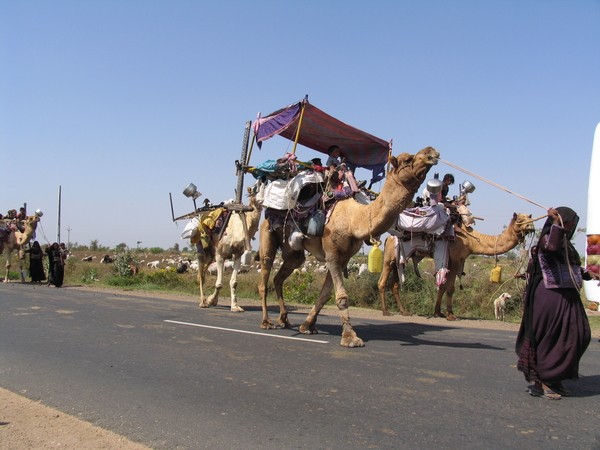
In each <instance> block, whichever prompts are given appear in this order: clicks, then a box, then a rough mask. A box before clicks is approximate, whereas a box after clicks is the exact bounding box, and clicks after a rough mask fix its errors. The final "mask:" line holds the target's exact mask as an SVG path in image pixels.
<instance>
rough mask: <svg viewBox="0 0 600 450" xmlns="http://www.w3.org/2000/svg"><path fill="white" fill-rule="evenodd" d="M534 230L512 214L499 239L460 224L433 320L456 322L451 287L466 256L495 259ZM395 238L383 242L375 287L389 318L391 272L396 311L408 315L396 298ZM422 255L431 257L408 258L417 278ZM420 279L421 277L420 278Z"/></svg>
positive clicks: (528, 220) (530, 223) (523, 216)
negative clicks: (387, 291) (387, 290)
mask: <svg viewBox="0 0 600 450" xmlns="http://www.w3.org/2000/svg"><path fill="white" fill-rule="evenodd" d="M534 231H535V227H534V226H533V221H532V220H531V215H527V214H517V213H514V214H513V217H512V220H511V221H510V224H509V225H508V227H506V229H505V230H504V231H503V232H502V234H500V235H498V236H488V235H486V234H482V233H479V232H478V231H475V230H474V229H473V227H465V226H464V225H461V227H460V231H457V232H456V236H455V239H454V241H451V242H450V245H449V246H448V273H447V275H446V283H444V284H441V285H440V286H439V287H438V294H437V300H436V302H435V312H434V316H435V317H446V319H448V320H456V316H455V315H454V313H453V312H452V296H453V295H454V287H455V283H456V277H458V278H459V280H460V278H461V277H462V274H463V269H464V265H465V260H466V259H467V258H468V257H469V255H487V256H496V255H501V254H503V253H506V252H508V251H510V250H512V249H513V248H515V247H516V246H517V245H518V244H521V243H522V242H523V241H524V240H525V237H526V236H527V235H528V234H530V233H533V232H534ZM394 239H395V237H394V236H389V237H388V238H387V239H386V241H385V249H384V254H383V271H382V272H381V276H380V277H379V282H378V287H379V295H380V298H381V309H382V311H383V315H384V316H391V314H390V313H389V312H388V310H387V307H386V305H385V288H386V285H387V282H388V278H389V276H390V274H391V273H393V274H394V275H393V280H394V282H393V286H392V292H393V294H394V298H395V299H396V303H397V304H398V308H399V309H400V312H401V314H402V315H405V316H410V315H411V314H410V313H409V312H408V311H406V309H405V308H404V306H403V305H402V302H401V300H400V296H399V295H398V278H399V277H398V265H397V259H396V258H397V255H396V249H395V247H396V245H395V240H394ZM425 256H429V257H433V255H430V254H429V255H424V254H415V255H414V256H413V257H412V258H411V259H412V260H413V263H414V265H415V272H416V273H417V275H419V272H418V268H417V264H418V263H419V261H421V259H423V258H424V257H425ZM400 271H402V268H401V270H400ZM419 276H420V275H419ZM444 294H446V313H447V315H446V316H444V315H443V314H442V313H441V303H442V297H443V296H444Z"/></svg>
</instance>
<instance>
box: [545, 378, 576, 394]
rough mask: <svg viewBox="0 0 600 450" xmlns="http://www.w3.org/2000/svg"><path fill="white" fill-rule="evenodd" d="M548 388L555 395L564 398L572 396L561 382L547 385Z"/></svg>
mask: <svg viewBox="0 0 600 450" xmlns="http://www.w3.org/2000/svg"><path fill="white" fill-rule="evenodd" d="M546 386H548V387H549V388H550V390H551V391H552V392H554V393H555V394H558V395H562V396H563V397H569V396H570V395H571V391H570V390H568V389H567V388H566V387H565V385H564V384H562V382H560V381H559V382H558V383H546Z"/></svg>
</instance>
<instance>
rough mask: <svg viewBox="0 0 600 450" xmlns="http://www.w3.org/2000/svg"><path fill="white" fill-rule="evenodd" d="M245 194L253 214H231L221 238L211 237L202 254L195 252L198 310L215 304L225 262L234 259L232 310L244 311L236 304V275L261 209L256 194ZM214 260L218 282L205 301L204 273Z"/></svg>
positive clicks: (255, 230) (231, 288)
mask: <svg viewBox="0 0 600 450" xmlns="http://www.w3.org/2000/svg"><path fill="white" fill-rule="evenodd" d="M248 193H249V194H250V201H249V204H250V206H252V211H250V212H248V213H243V212H242V213H240V212H231V213H230V214H231V216H230V218H229V221H228V223H227V226H226V228H225V232H224V233H223V234H222V235H221V238H220V239H219V238H218V236H213V240H212V241H211V243H210V246H209V247H208V248H206V249H204V251H203V252H202V253H201V252H198V285H199V286H200V307H202V308H208V307H210V306H216V305H217V304H218V302H219V292H221V289H222V288H223V271H224V269H223V266H224V263H225V260H226V259H231V260H233V272H232V274H231V279H230V280H229V288H230V291H231V311H233V312H243V311H244V309H243V308H242V307H241V306H240V305H238V302H237V294H236V288H237V275H238V271H239V270H240V266H241V263H242V255H243V254H244V251H246V250H249V249H250V239H253V238H254V235H255V234H256V232H257V231H258V223H259V220H260V215H261V212H262V206H261V205H259V204H258V202H257V201H256V194H255V193H252V189H248ZM198 245H201V244H200V243H198V244H196V246H198ZM213 260H214V261H215V262H216V264H217V280H216V282H215V290H214V292H213V293H212V294H211V295H210V296H209V297H208V298H206V297H205V296H204V288H203V286H204V281H205V280H206V271H207V269H208V266H209V265H210V264H211V263H212V262H213Z"/></svg>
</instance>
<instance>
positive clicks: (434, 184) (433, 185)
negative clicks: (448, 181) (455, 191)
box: [427, 179, 444, 194]
mask: <svg viewBox="0 0 600 450" xmlns="http://www.w3.org/2000/svg"><path fill="white" fill-rule="evenodd" d="M443 186H444V183H442V182H441V181H440V180H436V179H434V180H429V181H428V182H427V190H428V191H429V193H430V194H439V193H440V192H442V187H443Z"/></svg>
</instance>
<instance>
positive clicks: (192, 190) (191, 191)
mask: <svg viewBox="0 0 600 450" xmlns="http://www.w3.org/2000/svg"><path fill="white" fill-rule="evenodd" d="M197 191H198V188H197V187H196V185H195V184H194V183H190V184H188V185H187V186H186V187H185V189H184V190H183V195H185V196H186V197H193V196H194V195H195V194H196V192H197Z"/></svg>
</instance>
